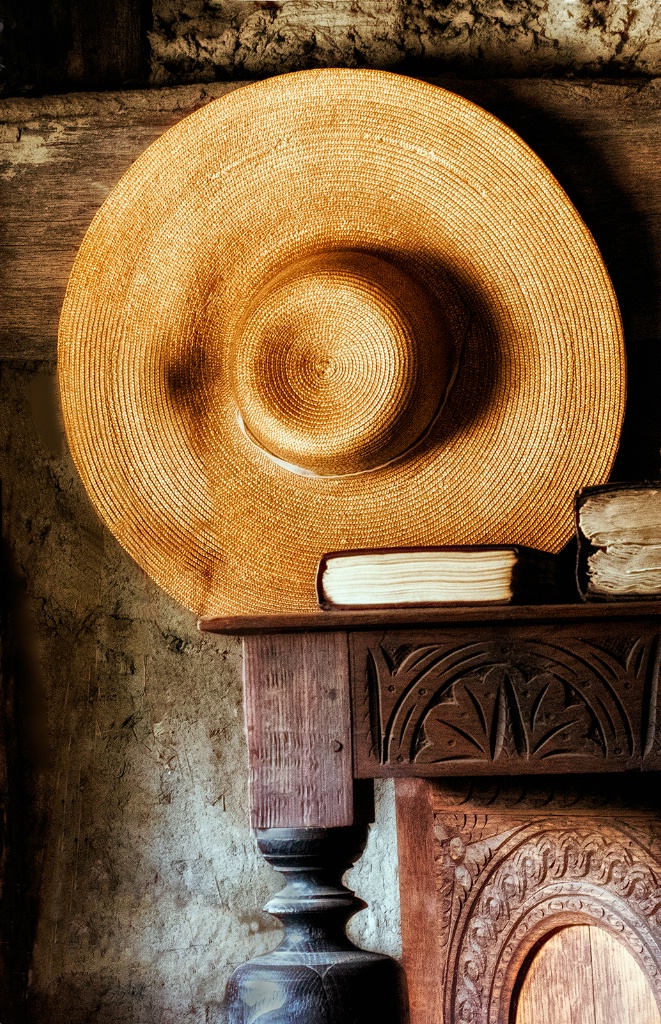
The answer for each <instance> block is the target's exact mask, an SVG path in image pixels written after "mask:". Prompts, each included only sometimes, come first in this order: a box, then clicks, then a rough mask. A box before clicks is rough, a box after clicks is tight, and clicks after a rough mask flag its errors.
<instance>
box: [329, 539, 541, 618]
mask: <svg viewBox="0 0 661 1024" xmlns="http://www.w3.org/2000/svg"><path fill="white" fill-rule="evenodd" d="M556 569H557V559H556V556H554V555H551V554H548V553H547V552H545V551H537V550H535V549H533V548H527V547H523V546H520V545H470V546H468V545H467V546H445V547H425V548H375V549H363V550H357V551H334V552H330V553H329V554H326V555H324V556H323V558H322V559H321V561H320V563H319V566H318V569H317V599H318V602H319V604H320V606H321V607H322V608H325V609H330V608H375V607H380V606H383V607H410V606H415V605H421V606H424V605H433V604H440V605H445V604H480V603H485V604H507V603H510V602H523V601H530V602H531V603H537V602H540V601H548V602H552V601H554V600H556V599H557V598H556V592H557V585H556V584H557V581H556Z"/></svg>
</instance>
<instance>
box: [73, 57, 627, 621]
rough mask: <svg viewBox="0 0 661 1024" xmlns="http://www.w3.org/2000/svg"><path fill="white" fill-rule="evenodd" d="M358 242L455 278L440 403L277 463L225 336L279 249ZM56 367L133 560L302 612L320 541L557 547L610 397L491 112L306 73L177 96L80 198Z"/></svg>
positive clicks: (614, 362) (200, 598)
mask: <svg viewBox="0 0 661 1024" xmlns="http://www.w3.org/2000/svg"><path fill="white" fill-rule="evenodd" d="M332 249H338V250H363V251H365V252H369V253H373V254H376V255H378V256H380V257H383V258H385V259H386V260H392V261H393V262H394V263H397V264H398V265H400V266H404V267H405V268H406V269H407V272H410V273H411V274H413V275H414V276H416V277H418V278H419V279H420V280H423V281H427V282H428V283H429V284H430V287H432V288H433V281H434V279H435V278H436V277H438V278H439V279H440V278H444V279H445V280H447V281H450V282H451V286H452V289H453V290H454V292H455V293H456V294H457V295H459V296H460V297H461V302H462V305H463V308H464V309H465V311H466V317H467V320H468V328H467V330H466V332H465V337H464V338H463V347H462V352H461V357H460V361H459V364H458V368H457V372H456V377H455V379H454V382H453V384H452V386H451V388H450V391H449V395H448V397H447V400H446V402H445V405H444V407H443V409H442V411H441V413H440V415H439V416H438V417H437V419H436V420H435V422H434V423H433V425H432V427H431V429H430V430H429V431H428V433H427V434H426V436H425V437H424V438H423V440H422V441H421V442H420V443H419V444H417V445H415V446H414V447H413V448H412V449H411V450H410V452H409V453H408V454H405V455H404V456H402V457H401V458H398V459H396V460H394V461H392V462H390V463H389V464H388V465H385V466H383V467H381V468H377V469H373V470H372V471H370V472H363V473H357V474H347V475H343V476H336V477H332V476H330V477H320V476H313V475H303V474H298V473H295V472H292V471H291V470H290V469H288V468H286V467H284V466H283V465H281V464H279V463H278V462H277V461H276V460H274V459H273V458H271V457H270V456H269V455H268V454H267V453H266V452H264V451H263V450H262V449H261V448H260V447H259V446H258V445H256V444H255V443H254V441H253V440H251V438H250V437H249V436H248V435H247V433H246V431H245V429H243V428H242V424H241V422H240V417H238V416H237V410H236V406H235V403H234V401H233V392H232V385H231V365H230V361H231V359H230V349H231V338H232V337H233V332H235V328H236V324H237V322H238V320H239V319H240V317H241V316H242V314H243V311H244V310H245V308H246V304H247V303H249V302H250V301H251V299H252V297H253V296H254V295H255V294H257V293H258V292H259V289H260V288H262V287H263V286H264V285H265V283H267V282H268V281H269V280H270V279H271V278H273V276H274V275H276V274H277V273H278V271H279V270H280V269H281V268H282V267H283V266H285V265H287V264H288V263H290V262H291V260H292V259H293V258H294V257H296V258H298V257H304V256H306V255H307V254H310V253H317V252H323V251H326V250H332ZM59 372H60V386H61V395H62V404H63V411H64V418H65V425H66V429H67V434H68V438H69V444H70V447H71V451H72V455H73V458H74V460H75V463H76V465H77V467H78V469H79V471H80V473H81V475H82V478H83V481H84V483H85V486H86V488H87V490H88V492H89V494H90V496H91V498H92V501H93V502H94V504H95V506H96V507H97V509H98V511H99V513H100V514H101V516H102V518H103V519H104V521H105V522H106V524H107V525H108V527H109V529H110V530H111V531H112V533H113V534H114V535H115V536H116V537H117V539H118V540H119V542H120V543H121V544H122V545H123V546H124V547H125V548H126V550H127V551H128V552H129V553H130V554H131V555H132V556H133V557H134V558H135V560H136V561H137V562H138V563H139V565H140V566H142V567H143V569H144V570H145V571H146V572H147V573H148V574H149V575H150V576H151V577H152V578H153V579H154V580H156V582H157V583H159V584H160V585H161V586H162V587H163V588H164V589H165V590H166V591H168V592H169V593H170V594H171V595H173V596H174V597H175V598H176V599H177V600H178V601H180V602H181V603H183V604H184V605H186V606H187V607H188V608H190V609H192V610H194V611H195V612H197V613H199V614H244V613H245V614H250V613H256V612H283V611H292V612H293V611H297V612H303V611H310V610H313V609H314V608H315V607H316V600H315V587H314V576H315V566H316V563H317V562H318V560H319V558H320V556H321V555H322V554H323V553H324V552H326V551H337V550H340V549H345V548H352V549H355V548H363V547H392V546H398V547H402V546H414V545H439V544H485V543H493V544H510V543H517V544H526V545H530V546H533V547H539V548H544V549H546V550H549V551H558V550H559V549H560V548H561V547H562V546H563V545H564V544H565V543H566V541H567V540H568V539H569V538H570V536H571V533H572V528H573V523H572V498H573V494H574V492H575V490H576V489H577V488H579V487H581V486H585V485H588V484H594V483H598V482H601V481H603V480H604V479H606V477H607V476H608V473H609V470H610V467H611V465H612V462H613V458H614V455H615V451H616V446H617V440H618V436H619V431H620V427H621V421H622V417H623V412H624V401H625V373H624V347H623V339H622V330H621V324H620V317H619V312H618V308H617V302H616V299H615V296H614V294H613V290H612V286H611V283H610V281H609V278H608V275H607V272H606V270H605V267H604V265H603V262H602V260H601V257H600V255H599V252H598V250H597V247H596V245H595V243H594V241H593V239H592V237H591V235H590V233H589V231H588V230H587V228H586V227H585V225H584V224H583V222H582V220H581V218H580V217H579V215H578V213H577V212H576V210H575V209H574V207H573V206H572V204H571V203H570V201H569V199H568V198H567V196H566V194H565V193H564V192H563V190H562V189H561V188H560V186H559V185H558V183H557V182H556V181H555V179H554V178H553V176H552V175H551V173H550V172H549V171H548V169H547V168H546V167H545V166H544V165H543V164H542V162H541V161H540V160H539V159H538V157H537V156H536V155H535V154H534V153H532V152H531V150H530V149H529V148H528V147H527V146H526V145H525V144H524V143H523V142H522V141H521V139H519V138H518V136H517V135H516V134H515V133H514V132H512V131H511V130H510V129H508V128H507V127H505V126H504V125H503V124H501V123H500V122H499V121H498V120H496V119H495V118H494V117H492V116H491V115H489V114H487V113H486V112H485V111H483V110H481V109H480V108H478V107H476V106H475V105H474V104H472V103H470V102H468V101H467V100H464V99H462V98H461V97H458V96H456V95H454V94H452V93H450V92H447V91H445V90H443V89H440V88H438V87H436V86H432V85H429V84H425V83H422V82H420V81H416V80H412V79H407V78H404V77H401V76H397V75H392V74H388V73H385V72H376V71H355V70H351V71H348V70H340V69H331V70H321V71H312V72H302V73H299V74H293V75H284V76H281V77H279V78H274V79H271V80H269V81H266V82H262V83H259V84H255V85H250V86H247V87H244V88H241V89H239V90H237V91H235V92H233V93H231V94H230V95H229V96H227V97H225V98H224V99H221V100H217V101H216V102H213V103H210V104H209V105H208V106H206V107H204V108H203V109H201V110H199V111H197V112H196V113H194V114H192V115H191V116H189V117H187V118H186V119H185V120H183V121H182V122H181V123H180V124H178V125H176V126H175V127H174V128H172V129H170V130H169V131H168V132H166V133H165V134H164V135H163V136H162V137H161V138H160V139H158V140H157V141H156V142H155V143H154V144H153V145H151V146H150V147H149V149H148V150H147V151H146V152H145V153H144V154H143V155H142V156H141V157H140V159H139V160H137V161H136V162H135V164H134V165H133V166H132V167H131V169H130V170H129V171H128V172H127V173H126V175H125V176H124V177H123V178H122V180H121V181H120V182H119V184H118V185H117V187H116V188H115V189H114V191H113V192H112V194H111V195H110V197H109V198H108V199H107V200H106V202H105V203H104V204H103V206H102V208H101V209H100V210H99V212H98V214H97V216H96V217H95V219H94V221H93V223H92V225H91V227H90V228H89V231H88V232H87V234H86V236H85V239H84V241H83V244H82V246H81V248H80V251H79V254H78V256H77V259H76V261H75V264H74V267H73V270H72V273H71V278H70V281H69V286H68V289H67V294H66V299H65V302H64V307H63V310H62V316H61V322H60V341H59Z"/></svg>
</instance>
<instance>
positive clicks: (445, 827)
mask: <svg viewBox="0 0 661 1024" xmlns="http://www.w3.org/2000/svg"><path fill="white" fill-rule="evenodd" d="M534 818H535V820H534V821H532V822H531V821H530V820H525V819H523V818H521V819H520V820H518V821H517V819H516V817H512V816H511V815H499V814H498V813H495V814H483V815H480V814H474V815H463V814H452V813H448V812H446V811H441V812H436V814H435V819H434V834H435V863H436V892H437V901H438V911H439V913H438V928H439V934H440V936H441V956H442V963H441V964H440V965H438V966H439V967H440V969H441V972H442V976H443V981H442V988H443V990H444V991H445V1008H444V1019H443V1020H444V1024H460V1022H461V1024H504V1022H505V1021H508V1020H509V1019H510V1014H511V1008H512V1003H513V999H514V993H515V991H516V983H517V979H518V978H519V976H520V974H521V971H522V968H523V967H524V965H525V963H526V960H527V958H528V957H529V955H530V954H531V951H532V950H533V949H534V947H535V946H536V945H537V944H538V942H539V941H540V940H541V939H542V938H543V937H544V936H545V935H547V934H549V933H550V932H552V931H553V930H555V929H556V928H558V927H562V926H563V925H566V924H575V923H581V922H582V923H590V924H596V925H599V926H600V927H604V928H607V929H609V930H610V931H612V932H613V933H614V934H615V935H616V936H617V937H618V938H619V939H620V941H622V942H623V943H624V944H625V945H626V946H627V947H628V948H629V950H630V952H631V953H632V955H633V956H634V957H635V958H636V959H637V960H638V961H639V963H640V964H641V966H642V968H643V970H644V971H645V973H646V975H647V977H648V978H649V981H650V984H651V986H652V990H653V991H654V994H655V996H656V998H657V1002H658V1003H659V1006H660V1007H661V886H660V885H659V883H658V881H657V879H658V878H659V876H660V875H661V861H660V860H659V859H658V857H657V855H656V850H655V851H654V852H652V851H651V850H650V848H649V846H650V844H649V843H645V844H643V843H642V842H641V841H640V838H639V836H638V835H637V834H636V832H635V829H633V830H632V829H631V828H630V827H629V823H627V822H626V820H624V819H622V820H619V819H618V820H614V821H611V823H610V824H608V825H606V824H605V823H604V820H603V819H600V820H592V821H583V822H580V823H578V824H577V821H576V818H574V817H558V816H554V815H551V816H549V817H544V816H541V815H535V816H534ZM660 831H661V829H660V828H659V824H658V822H655V823H653V828H652V832H654V833H656V834H657V838H658V834H659V832H660ZM647 834H648V835H649V831H648V833H647ZM657 849H658V847H657Z"/></svg>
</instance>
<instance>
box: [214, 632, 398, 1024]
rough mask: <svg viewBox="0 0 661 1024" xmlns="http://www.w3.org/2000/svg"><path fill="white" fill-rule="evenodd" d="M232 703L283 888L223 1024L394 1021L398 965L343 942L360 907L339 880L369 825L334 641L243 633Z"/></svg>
mask: <svg viewBox="0 0 661 1024" xmlns="http://www.w3.org/2000/svg"><path fill="white" fill-rule="evenodd" d="M244 699H245V711H246V729H247V735H248V750H249V757H250V792H251V820H252V824H253V827H254V828H255V830H256V835H257V844H258V846H259V849H260V851H261V853H262V854H263V856H264V857H265V859H266V860H267V861H268V863H269V864H271V865H272V866H273V867H275V868H276V869H277V870H278V871H280V872H282V874H283V875H284V876H285V879H286V883H287V884H286V885H285V888H284V889H283V890H282V891H281V892H279V893H278V894H277V895H276V896H274V897H273V899H272V900H270V901H269V903H268V904H267V905H266V908H265V909H266V910H267V911H268V912H269V913H271V914H273V915H274V916H275V917H277V918H278V919H279V920H280V921H282V923H283V925H284V928H285V933H284V937H283V939H282V942H281V943H280V945H279V946H278V948H277V949H276V950H274V951H273V952H272V953H268V954H266V955H265V956H261V957H256V958H255V959H254V960H251V961H249V962H248V963H245V964H242V965H241V966H240V967H239V968H237V970H236V971H235V972H234V974H233V976H232V978H231V979H230V983H229V986H228V990H227V1002H228V1012H229V1020H230V1024H252V1022H253V1021H256V1020H257V1019H259V1024H372V1022H373V1021H375V1020H378V1021H379V1024H402V1022H404V1021H405V1020H406V1019H407V1012H406V1002H405V997H404V982H403V974H402V972H401V969H400V967H399V965H398V964H397V962H396V961H395V960H393V959H392V958H391V957H388V956H384V955H382V954H379V953H370V952H366V951H365V950H360V949H358V948H357V947H356V946H355V945H354V944H353V943H352V942H350V940H349V939H348V938H347V936H346V934H345V925H346V923H347V921H348V920H349V918H350V917H352V916H353V914H355V913H356V912H357V911H358V910H361V909H362V908H363V907H364V906H365V904H364V903H363V902H362V901H361V900H359V899H357V898H356V896H355V895H354V893H353V892H352V891H351V890H350V889H347V888H346V887H345V886H344V885H343V884H342V876H343V874H344V872H345V871H346V870H347V869H348V868H349V867H351V866H352V865H353V863H354V862H355V861H356V860H357V859H358V857H360V855H361V853H362V851H363V849H364V847H365V843H366V840H367V830H368V819H369V815H368V814H366V813H365V809H364V806H361V801H356V800H355V787H354V781H353V772H352V763H351V718H350V700H349V664H348V649H347V638H346V635H345V634H343V633H327V634H324V633H319V634H285V635H278V636H255V637H247V638H246V639H245V640H244ZM363 785H364V784H363ZM362 803H363V804H364V801H363V802H362Z"/></svg>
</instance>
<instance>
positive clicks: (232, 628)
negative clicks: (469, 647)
mask: <svg viewBox="0 0 661 1024" xmlns="http://www.w3.org/2000/svg"><path fill="white" fill-rule="evenodd" d="M640 618H645V619H650V620H656V621H659V622H661V603H660V602H655V601H640V602H638V601H636V602H634V601H632V602H626V601H623V602H620V603H608V604H606V603H603V604H600V603H597V602H595V603H593V604H582V603H576V604H549V605H542V604H531V605H485V604H482V605H479V604H471V605H454V606H444V607H443V606H439V605H437V606H435V607H434V606H429V607H425V608H371V609H365V610H359V611H337V612H322V611H319V612H314V613H312V614H309V615H301V614H295V615H252V616H250V615H228V616H224V617H219V616H214V617H210V618H205V619H200V623H199V626H200V629H201V630H202V632H204V633H227V634H229V635H231V636H252V635H254V634H260V635H263V634H267V633H299V632H324V631H328V630H360V629H377V628H379V627H384V628H388V627H393V626H425V627H429V628H433V627H435V626H443V627H445V626H461V625H463V624H466V623H473V624H476V625H477V624H479V623H489V622H495V623H505V624H507V623H518V622H539V623H541V622H573V621H574V620H579V621H581V622H584V621H588V620H592V619H640Z"/></svg>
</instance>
